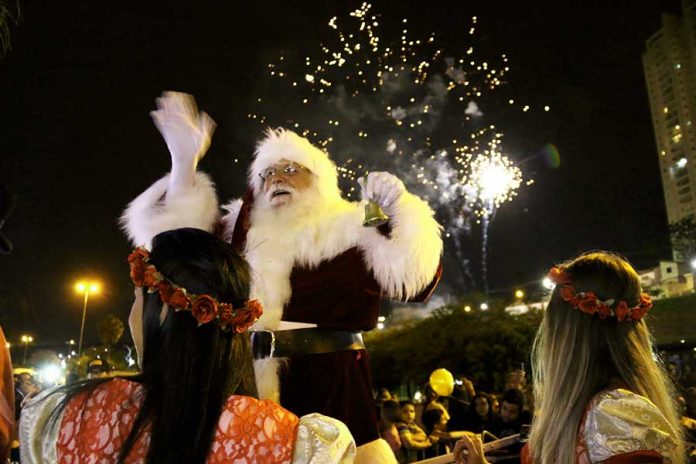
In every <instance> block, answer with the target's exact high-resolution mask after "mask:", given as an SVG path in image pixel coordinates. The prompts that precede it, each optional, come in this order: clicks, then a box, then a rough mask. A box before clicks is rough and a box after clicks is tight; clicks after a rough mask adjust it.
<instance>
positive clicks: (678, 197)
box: [643, 0, 696, 258]
mask: <svg viewBox="0 0 696 464" xmlns="http://www.w3.org/2000/svg"><path fill="white" fill-rule="evenodd" d="M682 10H683V15H682V16H681V17H679V16H675V15H671V14H665V15H663V16H662V28H661V29H660V30H659V31H658V32H656V33H655V34H654V35H653V36H652V37H650V38H649V39H648V40H647V41H646V44H645V51H644V53H643V70H644V73H645V80H646V84H647V89H648V98H649V100H650V110H651V114H652V122H653V127H654V130H655V140H656V144H657V153H658V158H659V162H660V171H661V177H662V187H663V191H664V198H665V204H666V209H667V218H668V220H669V222H670V223H674V222H677V221H679V220H681V219H684V218H686V217H689V216H691V217H696V0H683V1H682ZM675 258H676V257H675Z"/></svg>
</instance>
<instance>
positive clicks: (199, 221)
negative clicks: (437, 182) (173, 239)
mask: <svg viewBox="0 0 696 464" xmlns="http://www.w3.org/2000/svg"><path fill="white" fill-rule="evenodd" d="M157 106H158V109H157V110H156V111H153V112H152V117H153V119H154V122H155V124H156V126H157V127H158V129H159V131H160V132H161V133H162V136H163V137H164V139H165V141H166V143H167V146H168V148H169V151H170V154H171V158H172V170H171V173H170V174H169V175H167V176H165V177H164V178H162V179H160V180H159V181H157V182H156V183H155V184H153V185H152V186H151V187H150V188H149V189H147V190H146V191H145V192H144V193H142V194H141V195H140V196H139V197H138V198H136V199H135V200H134V201H133V202H132V203H131V204H130V205H129V206H128V208H127V210H126V211H125V213H124V215H123V223H124V225H125V228H126V230H127V232H128V234H129V237H130V238H131V240H132V241H133V243H134V244H136V245H144V246H146V247H147V246H148V245H149V242H150V240H151V238H152V237H153V236H154V235H156V234H157V233H158V232H160V231H163V230H168V229H174V228H179V227H197V228H200V229H205V230H207V231H217V232H218V233H220V234H222V236H223V237H225V238H226V239H227V240H229V241H230V242H231V243H232V244H233V245H235V246H236V247H239V249H240V250H243V253H244V256H245V257H246V259H247V260H248V262H249V264H250V266H251V269H252V274H253V288H252V298H256V299H259V300H261V301H262V302H263V304H264V308H265V310H264V315H263V316H262V317H261V319H260V320H259V321H258V323H257V324H256V325H255V326H254V328H253V329H254V330H255V331H254V332H253V333H252V345H253V351H254V356H255V358H256V360H255V371H256V378H257V385H258V390H259V396H260V397H261V398H271V399H275V400H276V401H278V402H280V404H281V405H283V406H284V407H285V408H287V409H289V410H290V411H292V412H294V413H295V414H297V415H304V414H307V413H310V412H320V413H322V414H325V415H328V416H332V417H335V418H337V419H340V420H341V421H343V422H344V423H346V425H348V427H349V429H350V430H351V433H352V434H353V436H354V438H355V441H356V443H357V444H358V446H360V448H359V453H358V457H359V460H362V461H364V462H367V461H371V462H382V461H384V462H389V459H387V458H386V457H385V458H384V459H383V458H378V457H377V455H378V454H379V452H380V451H381V450H385V451H386V453H388V454H386V455H385V456H388V455H391V458H390V459H391V460H392V461H393V454H391V450H390V449H389V448H388V445H386V444H385V443H384V442H380V441H379V440H378V439H379V433H378V429H377V423H378V418H377V415H376V411H375V406H374V401H373V396H372V384H371V379H370V369H369V358H368V353H367V351H366V350H365V345H364V343H363V340H362V337H361V332H362V331H366V330H371V329H373V328H374V327H375V325H376V324H377V318H378V315H379V308H380V301H381V300H382V299H383V298H392V299H398V300H402V301H423V300H425V299H426V298H427V297H428V296H429V295H430V293H431V292H432V290H433V289H434V287H435V285H436V284H437V281H438V280H439V277H440V274H441V269H442V268H441V264H440V259H441V253H442V240H441V238H440V226H439V225H438V223H437V222H436V221H435V219H434V218H433V211H432V210H431V209H430V208H429V206H428V205H427V203H425V202H424V201H423V200H421V199H420V198H418V197H416V196H415V195H412V194H411V193H409V192H407V191H406V189H405V187H404V184H403V182H401V181H400V180H399V179H398V178H396V177H395V176H393V175H391V174H389V173H386V172H373V173H370V174H369V175H368V176H367V178H366V179H360V180H359V183H360V186H361V188H362V195H363V199H364V200H367V199H369V200H373V201H375V202H377V203H378V204H379V205H380V206H381V207H382V209H383V210H384V212H385V213H386V215H387V216H388V217H389V221H388V222H387V223H386V224H384V225H382V226H380V227H364V226H363V220H364V214H365V213H364V207H363V205H364V202H360V203H358V202H349V201H346V200H345V199H343V198H342V197H341V192H340V190H339V187H338V174H337V170H336V165H335V164H334V163H333V162H332V161H331V160H330V159H329V157H328V156H327V154H326V153H325V152H323V151H322V150H320V149H318V148H316V147H315V146H313V145H312V144H311V143H310V142H309V141H308V140H307V139H305V138H303V137H300V136H298V135H297V134H295V133H294V132H291V131H288V130H284V129H275V130H268V131H267V132H266V134H265V137H264V138H263V139H262V140H261V141H260V142H259V143H258V145H257V147H256V153H255V157H254V160H253V162H252V164H251V166H250V168H249V171H248V192H247V194H246V195H245V198H244V199H240V200H235V201H232V202H231V203H228V204H227V205H225V206H223V209H224V210H225V213H224V214H222V215H221V213H220V210H219V207H218V203H217V199H216V194H215V189H214V185H213V182H212V181H211V180H210V178H209V177H208V175H206V174H204V173H202V172H197V171H196V168H197V165H198V162H199V161H200V159H201V158H202V157H203V156H204V155H205V153H206V151H207V149H208V146H209V144H210V137H211V135H212V132H213V130H214V127H215V124H214V122H213V120H212V119H211V118H210V117H209V116H208V115H207V114H205V113H202V112H201V113H199V112H198V110H197V109H196V107H195V103H194V101H193V98H192V97H191V96H190V95H186V94H181V93H175V92H166V93H164V94H163V96H162V98H160V99H158V101H157ZM361 445H365V446H361ZM370 453H377V454H370Z"/></svg>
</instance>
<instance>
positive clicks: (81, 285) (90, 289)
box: [75, 281, 99, 354]
mask: <svg viewBox="0 0 696 464" xmlns="http://www.w3.org/2000/svg"><path fill="white" fill-rule="evenodd" d="M75 291H76V292H77V293H81V294H83V295H84V296H85V300H84V305H83V306H82V324H81V325H80V342H79V344H78V345H77V352H78V354H82V338H83V336H84V333H85V318H86V317H87V301H88V300H89V295H90V293H91V294H96V293H99V283H97V282H84V281H82V282H78V283H76V284H75Z"/></svg>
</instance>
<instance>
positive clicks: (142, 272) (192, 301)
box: [128, 247, 263, 333]
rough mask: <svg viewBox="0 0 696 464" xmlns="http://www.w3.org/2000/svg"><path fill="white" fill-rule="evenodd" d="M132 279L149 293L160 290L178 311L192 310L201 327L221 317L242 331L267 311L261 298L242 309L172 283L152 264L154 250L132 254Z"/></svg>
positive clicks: (222, 324) (222, 325)
mask: <svg viewBox="0 0 696 464" xmlns="http://www.w3.org/2000/svg"><path fill="white" fill-rule="evenodd" d="M128 263H129V264H130V276H131V280H133V283H134V284H135V285H136V286H137V287H147V289H148V292H149V293H155V292H159V295H160V298H161V299H162V302H163V303H166V304H167V305H169V306H170V307H172V308H174V310H175V311H190V312H191V315H192V316H193V317H195V318H196V320H197V321H198V326H199V327H200V326H201V325H203V324H207V323H209V322H213V321H215V320H217V321H218V322H219V324H220V326H221V327H222V328H229V327H231V328H233V329H234V331H235V332H237V333H242V332H244V331H246V330H247V329H249V327H251V326H252V325H253V324H254V322H256V320H257V319H258V318H259V317H261V315H262V314H263V307H262V306H261V303H259V301H258V300H249V301H247V302H246V304H245V305H244V306H242V307H240V308H234V307H233V306H232V305H231V304H230V303H221V302H219V301H218V300H217V299H216V298H213V297H212V296H210V295H207V294H206V295H194V294H192V293H188V292H187V291H186V289H185V288H183V287H180V286H178V285H176V284H175V283H173V282H171V281H170V280H169V279H167V278H166V277H165V276H163V275H162V274H160V273H159V272H158V271H157V268H155V266H154V265H153V264H150V252H149V251H147V250H146V249H145V248H142V247H138V248H136V249H135V250H134V251H133V253H131V254H130V255H129V256H128Z"/></svg>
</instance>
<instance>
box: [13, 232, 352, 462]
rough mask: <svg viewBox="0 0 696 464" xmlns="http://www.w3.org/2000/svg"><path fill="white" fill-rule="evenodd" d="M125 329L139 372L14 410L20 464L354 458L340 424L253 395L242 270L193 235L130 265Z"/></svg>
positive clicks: (207, 237)
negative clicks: (132, 291) (129, 304)
mask: <svg viewBox="0 0 696 464" xmlns="http://www.w3.org/2000/svg"><path fill="white" fill-rule="evenodd" d="M128 261H129V263H130V268H131V279H132V281H133V283H134V285H135V301H134V303H133V308H132V310H131V314H130V317H129V326H130V330H131V334H132V336H133V341H134V343H135V346H136V351H137V354H138V363H139V364H140V366H141V368H142V371H141V373H140V374H139V375H137V376H135V377H131V378H120V377H116V378H94V379H89V380H85V381H81V382H75V383H73V384H70V385H66V386H64V387H60V388H58V389H57V390H52V391H50V392H47V393H44V394H41V395H39V396H38V397H37V398H36V399H34V400H32V401H31V402H30V403H29V404H27V406H26V407H25V410H24V412H23V414H22V418H21V424H20V444H21V453H22V462H23V463H24V464H33V463H39V464H43V463H55V462H61V463H67V462H73V463H76V462H83V463H84V462H99V463H101V464H111V463H114V464H115V463H122V462H129V463H143V464H145V463H147V464H154V463H158V464H159V463H171V464H174V463H184V462H185V463H187V464H189V463H190V464H196V463H223V462H235V463H240V464H245V463H246V464H251V463H290V462H303V463H304V462H310V461H311V462H322V463H323V462H327V463H333V462H336V463H338V462H352V459H353V457H354V454H355V444H354V442H353V439H352V437H351V436H350V433H349V432H348V429H347V428H346V427H345V425H344V424H342V423H340V422H339V421H336V420H333V419H330V418H328V417H325V416H321V415H308V416H305V417H303V418H301V419H300V418H298V417H297V416H295V415H294V414H292V413H290V412H289V411H287V410H285V409H283V408H282V407H280V406H278V405H277V404H276V403H274V402H272V401H266V400H263V401H259V400H257V399H256V398H255V394H256V389H255V383H254V377H253V370H252V365H251V363H252V356H251V352H250V342H249V334H248V332H247V330H248V328H249V327H250V326H251V325H252V324H253V323H254V322H255V321H256V320H257V318H258V317H259V316H260V314H261V313H262V311H263V310H262V308H261V306H260V304H259V302H258V301H256V300H250V299H249V285H250V284H249V280H250V276H249V267H248V265H247V263H246V261H245V260H244V259H243V258H241V257H240V256H239V255H238V254H237V253H236V252H235V251H234V250H233V248H232V247H231V246H230V245H229V244H227V243H225V242H223V241H222V240H220V239H218V238H216V237H214V236H213V235H211V234H209V233H207V232H204V231H202V230H199V229H190V228H189V229H177V230H172V231H167V232H163V233H160V234H158V235H157V236H155V237H154V239H153V241H152V250H151V251H148V250H146V249H144V248H138V249H136V250H135V251H134V252H133V253H132V254H131V255H130V256H129V258H128Z"/></svg>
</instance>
